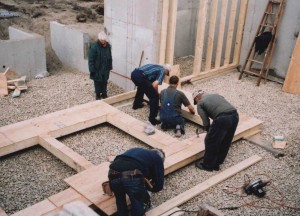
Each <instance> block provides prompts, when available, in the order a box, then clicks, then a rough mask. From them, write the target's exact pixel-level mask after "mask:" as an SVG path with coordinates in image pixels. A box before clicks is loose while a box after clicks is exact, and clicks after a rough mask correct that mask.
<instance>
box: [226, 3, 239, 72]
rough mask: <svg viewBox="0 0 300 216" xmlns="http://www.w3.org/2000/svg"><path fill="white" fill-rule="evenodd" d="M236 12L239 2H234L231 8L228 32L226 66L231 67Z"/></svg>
mask: <svg viewBox="0 0 300 216" xmlns="http://www.w3.org/2000/svg"><path fill="white" fill-rule="evenodd" d="M236 10H237V0H232V2H231V8H230V17H229V24H228V32H227V42H226V50H225V60H224V66H227V65H229V62H230V58H231V49H232V38H233V32H234V24H235V15H236Z"/></svg>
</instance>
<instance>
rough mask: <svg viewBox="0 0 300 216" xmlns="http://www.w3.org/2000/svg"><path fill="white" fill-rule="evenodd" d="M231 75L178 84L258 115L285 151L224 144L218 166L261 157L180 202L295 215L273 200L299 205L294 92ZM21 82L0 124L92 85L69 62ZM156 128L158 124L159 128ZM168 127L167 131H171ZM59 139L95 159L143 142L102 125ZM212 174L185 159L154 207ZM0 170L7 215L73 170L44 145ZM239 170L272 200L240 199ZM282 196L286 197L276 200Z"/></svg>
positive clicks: (112, 88)
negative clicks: (276, 153) (259, 182)
mask: <svg viewBox="0 0 300 216" xmlns="http://www.w3.org/2000/svg"><path fill="white" fill-rule="evenodd" d="M189 62H191V61H189ZM182 64H184V61H183V60H182ZM189 64H190V63H189ZM186 68H190V66H188V67H187V66H185V65H182V66H181V71H182V74H184V73H185V71H186ZM238 75H239V73H237V72H230V73H225V74H223V75H220V76H217V77H214V78H211V79H206V80H204V81H198V82H195V83H194V84H185V85H183V89H184V90H186V91H189V92H193V91H194V90H196V89H202V90H204V91H207V92H217V93H219V94H221V95H223V96H224V97H225V98H226V99H228V100H229V101H230V102H231V103H232V104H233V105H234V106H236V107H237V109H238V110H239V111H240V112H243V113H247V114H249V115H251V116H253V117H256V118H258V119H260V120H262V121H264V123H263V128H262V132H261V134H262V135H263V136H264V138H265V139H266V140H268V141H272V140H273V137H274V136H275V135H283V136H284V137H285V140H286V141H287V143H288V144H287V147H286V149H284V150H283V152H284V154H285V156H284V157H282V158H274V157H273V156H272V155H271V154H270V153H269V152H267V151H266V150H264V149H262V148H260V147H257V146H255V145H253V144H251V143H249V142H247V141H244V140H240V141H237V142H235V143H234V144H233V146H232V147H231V149H230V151H229V155H228V157H227V159H226V161H225V164H224V165H222V167H221V171H223V170H225V169H226V168H229V167H230V166H232V165H235V164H237V163H239V162H240V161H242V160H244V159H246V158H248V157H250V156H252V155H254V154H258V155H260V156H261V157H263V160H262V161H261V162H259V163H257V164H255V165H254V166H252V167H250V168H249V169H247V170H245V171H243V172H240V173H238V174H237V175H235V176H233V177H232V178H230V179H228V180H226V181H223V182H221V183H220V184H218V185H216V186H214V187H212V188H211V189H209V190H207V191H206V192H204V193H202V194H201V195H199V196H197V197H195V198H193V199H191V200H190V201H188V202H186V203H185V204H183V205H182V206H180V208H182V209H185V210H197V209H199V206H200V205H201V204H202V203H208V204H209V205H211V206H214V207H215V208H224V207H239V208H237V209H235V210H222V211H223V212H224V213H227V214H228V215H299V214H300V213H299V211H296V210H294V209H292V208H289V207H278V205H276V204H275V202H277V203H280V205H281V206H284V205H285V206H290V207H298V206H299V205H300V185H299V184H300V176H299V173H300V166H299V165H300V162H299V161H300V156H299V154H298V152H299V150H300V149H299V145H298V144H299V141H300V137H299V135H298V132H299V129H300V123H299V119H300V97H299V96H296V95H292V94H288V93H284V92H282V91H281V88H282V85H280V84H278V83H274V82H270V81H269V82H267V83H266V84H263V83H262V84H261V85H260V86H259V87H257V86H256V85H255V84H256V80H257V78H255V77H250V76H249V77H244V78H243V79H242V80H238ZM27 85H28V87H29V88H28V90H27V92H24V93H22V94H21V97H20V98H12V97H11V94H10V95H9V96H8V97H5V98H0V109H1V112H0V126H4V125H9V124H13V123H16V122H19V121H23V120H26V119H30V118H33V117H37V116H41V115H45V114H47V113H51V112H54V111H58V110H62V109H66V108H69V107H72V106H75V105H77V104H83V103H87V102H90V101H93V100H94V98H95V95H94V92H93V89H94V87H93V83H92V81H91V80H90V79H89V77H88V74H85V73H81V72H78V71H76V70H72V69H70V68H62V69H61V70H59V71H57V72H56V73H55V74H52V75H51V76H49V77H46V78H44V79H39V80H31V81H29V82H27ZM122 92H124V91H123V89H121V88H119V87H117V86H116V85H114V84H112V83H109V92H108V93H109V96H112V95H116V94H120V93H122ZM119 109H120V110H122V111H123V112H125V113H127V114H129V115H131V116H134V117H135V118H137V119H140V120H142V121H146V120H147V116H148V112H149V107H148V106H146V107H144V108H142V109H139V110H132V109H131V104H129V105H127V106H123V107H120V108H119ZM156 128H157V129H158V130H160V127H159V126H157V127H156ZM196 128H198V126H197V125H196V124H194V123H191V122H188V123H187V126H186V135H185V136H183V137H181V138H180V140H184V139H186V138H188V137H191V136H194V135H195V130H196ZM167 133H168V134H170V135H172V136H174V132H173V131H168V132H167ZM59 140H60V141H61V142H63V143H64V144H65V145H67V146H69V147H70V148H72V149H73V150H74V151H76V152H78V153H80V154H81V155H83V156H84V157H85V158H86V159H88V160H89V161H91V162H92V163H94V164H100V163H102V162H104V161H107V158H108V157H109V156H115V155H116V154H119V153H121V152H123V151H125V150H126V149H128V148H131V147H133V146H140V147H146V148H147V146H146V145H145V144H143V143H142V142H141V141H139V140H137V139H135V138H133V137H131V136H129V135H128V134H126V133H124V132H122V131H120V130H119V129H117V128H115V127H114V126H112V125H109V124H107V123H106V124H103V125H98V126H95V127H93V128H90V129H86V130H84V131H80V132H77V133H74V134H71V135H68V136H65V137H61V138H60V139H59ZM221 171H219V172H221ZM217 173H218V172H205V171H201V170H199V169H197V168H195V166H194V164H193V163H192V164H190V165H188V166H186V167H184V168H182V169H180V170H178V171H176V172H175V173H172V174H169V175H168V176H167V177H166V178H165V187H164V190H163V191H161V192H159V193H156V194H153V196H152V201H153V204H154V205H156V206H157V205H159V204H161V203H163V202H165V201H167V200H168V199H171V198H173V197H175V196H177V195H178V194H180V193H182V192H184V191H186V190H188V189H190V188H191V187H193V186H195V185H197V184H199V183H201V182H203V181H205V180H206V179H208V178H209V177H211V176H213V175H215V174H217ZM0 174H1V175H0V207H1V208H3V209H4V210H5V211H6V212H7V213H9V214H11V213H13V212H16V211H19V210H21V209H23V208H26V207H27V206H30V205H32V204H34V203H36V202H39V201H42V200H43V199H45V198H47V197H49V196H50V195H53V194H56V193H58V192H59V191H62V190H64V189H66V188H67V185H66V184H65V183H64V182H63V181H62V180H63V179H64V178H66V177H68V176H71V175H73V174H75V171H74V170H72V169H71V168H69V167H67V166H66V165H65V164H63V163H62V162H60V161H59V160H58V159H57V158H55V157H54V156H52V155H51V154H50V153H49V152H47V151H46V150H44V149H43V148H41V147H32V148H30V149H27V150H23V151H20V152H17V153H14V154H11V155H8V156H5V157H2V158H0ZM246 176H249V177H250V179H255V178H258V177H261V178H262V179H263V180H269V179H270V181H271V185H269V186H267V187H266V188H267V197H268V198H269V199H270V200H271V201H270V200H268V199H259V202H255V201H257V200H258V198H255V197H254V196H247V197H245V194H242V193H241V192H240V191H239V190H238V189H239V188H241V187H242V186H243V184H244V183H245V180H244V179H245V177H246ZM225 188H230V189H231V190H230V191H231V193H229V192H228V190H227V192H226V191H224V189H225ZM243 196H244V197H243ZM281 196H284V198H285V199H284V200H283V201H276V200H278V199H279V198H280V197H281ZM243 200H245V201H247V202H251V201H252V203H251V204H252V206H250V205H245V203H244V201H243ZM255 206H256V207H255ZM259 206H260V207H259ZM262 207H264V208H262ZM191 215H192V214H191ZM194 215H196V214H194Z"/></svg>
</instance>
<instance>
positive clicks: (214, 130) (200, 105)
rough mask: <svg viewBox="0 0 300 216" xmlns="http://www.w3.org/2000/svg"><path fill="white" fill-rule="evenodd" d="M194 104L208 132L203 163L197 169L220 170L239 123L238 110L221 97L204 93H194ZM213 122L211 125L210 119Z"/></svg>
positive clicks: (198, 163)
mask: <svg viewBox="0 0 300 216" xmlns="http://www.w3.org/2000/svg"><path fill="white" fill-rule="evenodd" d="M193 98H194V104H195V105H196V104H197V111H198V114H199V115H200V117H201V119H202V121H203V126H204V128H205V130H206V131H207V134H206V137H205V140H204V142H205V154H204V159H203V161H197V162H196V164H195V165H196V167H198V168H199V169H202V170H206V171H213V170H219V169H220V165H221V164H222V163H223V162H224V160H225V158H226V156H227V154H228V151H229V148H230V145H231V142H232V139H233V137H234V133H235V130H236V128H237V125H238V122H239V115H238V113H237V110H236V109H235V108H234V107H233V106H232V105H231V104H230V103H229V102H228V101H227V100H226V99H225V98H224V97H223V96H221V95H218V94H206V93H204V91H201V90H199V91H196V92H194V93H193ZM209 118H211V119H212V120H213V122H212V124H210V119H209Z"/></svg>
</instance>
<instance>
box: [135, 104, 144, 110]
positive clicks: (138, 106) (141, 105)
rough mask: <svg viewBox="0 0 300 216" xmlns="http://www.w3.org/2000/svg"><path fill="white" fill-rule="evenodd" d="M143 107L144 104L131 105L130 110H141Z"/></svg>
mask: <svg viewBox="0 0 300 216" xmlns="http://www.w3.org/2000/svg"><path fill="white" fill-rule="evenodd" d="M143 107H144V104H138V105H136V104H133V106H132V109H134V110H137V109H140V108H143Z"/></svg>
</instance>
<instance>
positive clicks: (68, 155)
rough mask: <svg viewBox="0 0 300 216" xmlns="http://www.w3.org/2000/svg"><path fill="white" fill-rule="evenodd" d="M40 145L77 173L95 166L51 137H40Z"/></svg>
mask: <svg viewBox="0 0 300 216" xmlns="http://www.w3.org/2000/svg"><path fill="white" fill-rule="evenodd" d="M39 144H40V145H41V146H43V147H44V148H45V149H47V150H48V151H49V152H51V153H52V154H53V155H54V156H55V157H57V158H59V159H60V160H62V161H63V162H65V163H66V164H67V165H68V166H70V167H71V168H73V169H74V170H76V171H77V172H81V171H83V170H86V169H87V168H90V167H92V166H94V165H93V164H92V163H91V162H90V161H88V160H86V159H85V158H84V157H82V156H81V155H79V154H78V153H76V152H74V151H73V150H72V149H70V148H69V147H67V146H65V145H64V144H63V143H61V142H59V141H58V140H57V139H55V138H53V137H51V136H49V135H42V136H40V137H39Z"/></svg>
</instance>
